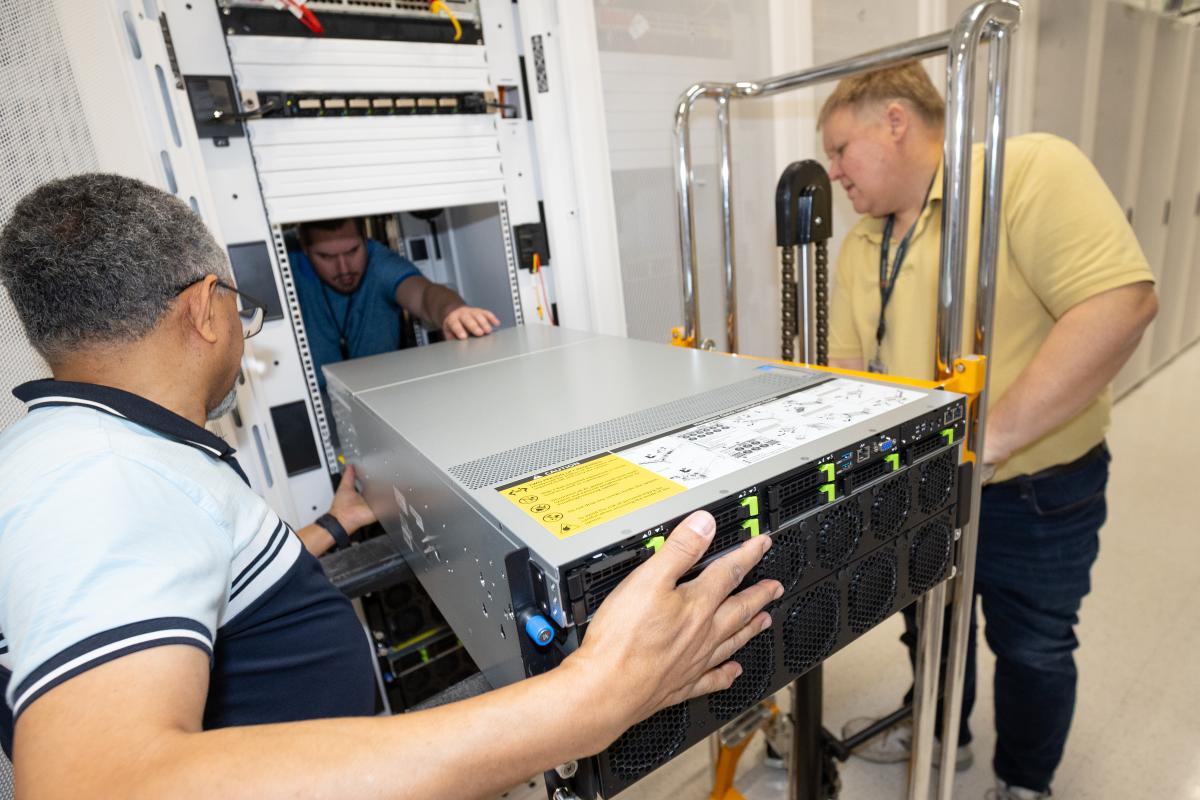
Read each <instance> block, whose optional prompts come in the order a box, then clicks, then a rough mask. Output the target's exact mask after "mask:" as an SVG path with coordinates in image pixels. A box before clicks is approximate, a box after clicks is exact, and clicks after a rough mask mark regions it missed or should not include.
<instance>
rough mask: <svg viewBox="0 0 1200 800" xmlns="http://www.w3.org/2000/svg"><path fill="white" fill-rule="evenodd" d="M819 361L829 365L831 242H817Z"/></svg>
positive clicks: (824, 240)
mask: <svg viewBox="0 0 1200 800" xmlns="http://www.w3.org/2000/svg"><path fill="white" fill-rule="evenodd" d="M816 251H817V257H816V266H817V269H816V280H815V281H814V283H815V284H816V296H817V363H818V364H820V365H821V366H824V367H827V366H829V242H828V240H826V239H822V240H820V241H818V242H816Z"/></svg>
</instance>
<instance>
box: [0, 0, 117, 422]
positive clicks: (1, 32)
mask: <svg viewBox="0 0 1200 800" xmlns="http://www.w3.org/2000/svg"><path fill="white" fill-rule="evenodd" d="M55 5H56V4H54V3H47V2H45V0H5V2H4V4H3V10H2V13H0V97H3V98H4V110H3V112H0V175H3V176H4V178H3V180H0V226H2V225H4V223H6V222H7V221H8V217H9V215H10V214H11V212H12V209H13V206H15V205H16V204H17V201H19V200H20V199H21V198H22V197H24V196H25V195H26V194H28V193H29V192H30V191H32V190H33V189H35V188H37V187H38V186H40V185H42V184H43V183H45V182H47V181H50V180H54V179H55V178H64V177H66V176H68V175H75V174H77V173H80V172H94V171H96V170H97V169H98V168H99V163H98V161H97V159H96V152H95V149H94V147H93V145H92V137H91V134H90V132H89V131H88V125H87V115H86V114H84V110H83V104H82V103H81V101H80V99H79V91H78V89H77V88H76V85H75V76H74V74H73V73H72V72H71V61H70V58H69V57H68V55H67V48H66V45H65V44H64V41H63V36H62V32H61V29H60V28H59V24H58V18H57V17H56V16H55V13H54V9H55ZM64 8H65V6H64ZM0 364H3V365H4V379H3V382H2V384H0V430H3V429H4V428H7V427H8V426H9V425H11V424H12V423H14V422H16V421H17V420H18V419H20V418H21V417H23V416H25V405H24V404H23V403H21V402H20V401H18V400H17V399H16V398H15V397H13V396H12V395H11V394H10V391H9V390H11V389H12V387H14V386H16V385H17V384H19V383H23V382H25V381H27V380H33V379H35V378H45V377H48V376H49V375H50V369H49V367H47V366H46V363H45V362H44V361H43V360H42V357H41V356H39V355H38V354H37V352H36V351H35V350H34V349H33V347H32V346H31V345H30V344H29V340H28V339H27V338H26V337H25V329H24V327H22V325H21V321H20V319H19V318H18V317H17V312H16V309H15V308H13V306H12V302H11V301H10V299H9V297H8V292H7V291H5V290H4V289H0Z"/></svg>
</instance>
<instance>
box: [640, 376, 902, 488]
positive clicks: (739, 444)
mask: <svg viewBox="0 0 1200 800" xmlns="http://www.w3.org/2000/svg"><path fill="white" fill-rule="evenodd" d="M922 397H924V394H923V393H921V392H916V391H912V390H910V389H903V388H900V387H898V386H888V385H884V384H878V383H863V382H860V381H852V380H847V379H845V378H836V379H834V380H831V381H827V382H826V383H823V384H820V385H819V386H815V387H813V388H811V389H802V390H801V391H798V392H793V393H792V394H789V395H786V396H784V397H780V398H777V399H775V400H771V401H769V402H766V403H763V404H761V405H756V406H752V407H750V408H747V409H744V410H742V411H738V412H737V413H735V414H730V415H729V416H726V417H718V418H716V419H711V420H708V421H706V422H701V423H698V424H696V425H692V426H690V427H688V428H684V429H683V430H680V431H676V432H675V433H671V434H667V435H666V436H660V437H658V438H656V439H652V440H650V441H648V442H642V443H641V444H638V445H634V446H633V447H629V448H626V449H624V450H618V451H617V455H619V456H623V457H624V458H626V459H628V460H629V461H631V462H633V463H634V464H636V465H637V466H639V467H641V468H643V469H645V470H648V471H650V472H652V473H654V474H656V475H659V476H661V477H663V478H665V479H667V480H668V481H671V482H672V483H676V484H680V485H682V486H684V487H686V488H688V489H690V488H692V487H694V486H699V485H701V484H703V483H707V482H708V481H711V480H716V479H717V478H720V477H723V476H725V475H728V474H730V473H732V472H735V471H737V470H739V469H741V468H743V467H745V466H747V465H749V464H754V463H755V462H758V461H762V460H763V459H764V458H769V457H770V456H775V455H779V454H780V453H785V452H787V451H788V450H792V449H794V448H796V447H799V446H801V445H803V444H807V443H808V442H811V441H814V440H816V439H819V438H821V437H822V436H827V435H829V434H830V433H834V432H836V431H839V430H842V429H843V428H848V427H850V426H852V425H856V424H858V423H860V422H863V421H865V420H868V419H871V418H872V417H877V416H879V415H880V414H884V413H886V412H888V411H891V410H892V409H895V408H899V407H900V406H903V405H906V404H908V403H911V402H913V401H915V400H919V399H920V398H922Z"/></svg>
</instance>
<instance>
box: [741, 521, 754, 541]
mask: <svg viewBox="0 0 1200 800" xmlns="http://www.w3.org/2000/svg"><path fill="white" fill-rule="evenodd" d="M742 527H743V528H745V529H747V530H749V531H750V538H751V539H753V538H754V537H755V536H758V518H757V517H756V518H754V519H748V520H746V521H745V522H743V523H742Z"/></svg>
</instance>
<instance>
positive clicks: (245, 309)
mask: <svg viewBox="0 0 1200 800" xmlns="http://www.w3.org/2000/svg"><path fill="white" fill-rule="evenodd" d="M205 277H208V276H207V275H206V276H205ZM202 280H204V278H197V279H196V280H194V281H191V282H189V283H186V284H184V285H183V286H180V287H179V288H178V289H176V290H175V294H180V293H181V292H183V291H184V290H186V289H188V288H190V287H192V286H194V285H196V284H197V283H199V282H200V281H202ZM217 286H220V287H221V288H222V289H225V290H227V291H230V292H233V293H234V294H236V295H237V296H238V319H239V320H240V321H241V323H242V338H243V339H249V338H250V337H251V336H253V335H254V334H256V333H258V332H259V331H261V330H262V326H263V317H264V316H265V315H266V313H267V307H266V306H265V305H264V304H263V303H261V302H259V301H258V300H255V299H254V298H253V297H251V296H250V295H248V294H246V293H245V292H243V291H241V290H240V289H238V288H237V287H236V286H231V285H230V284H228V283H226V282H225V281H223V280H221V279H220V278H217Z"/></svg>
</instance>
